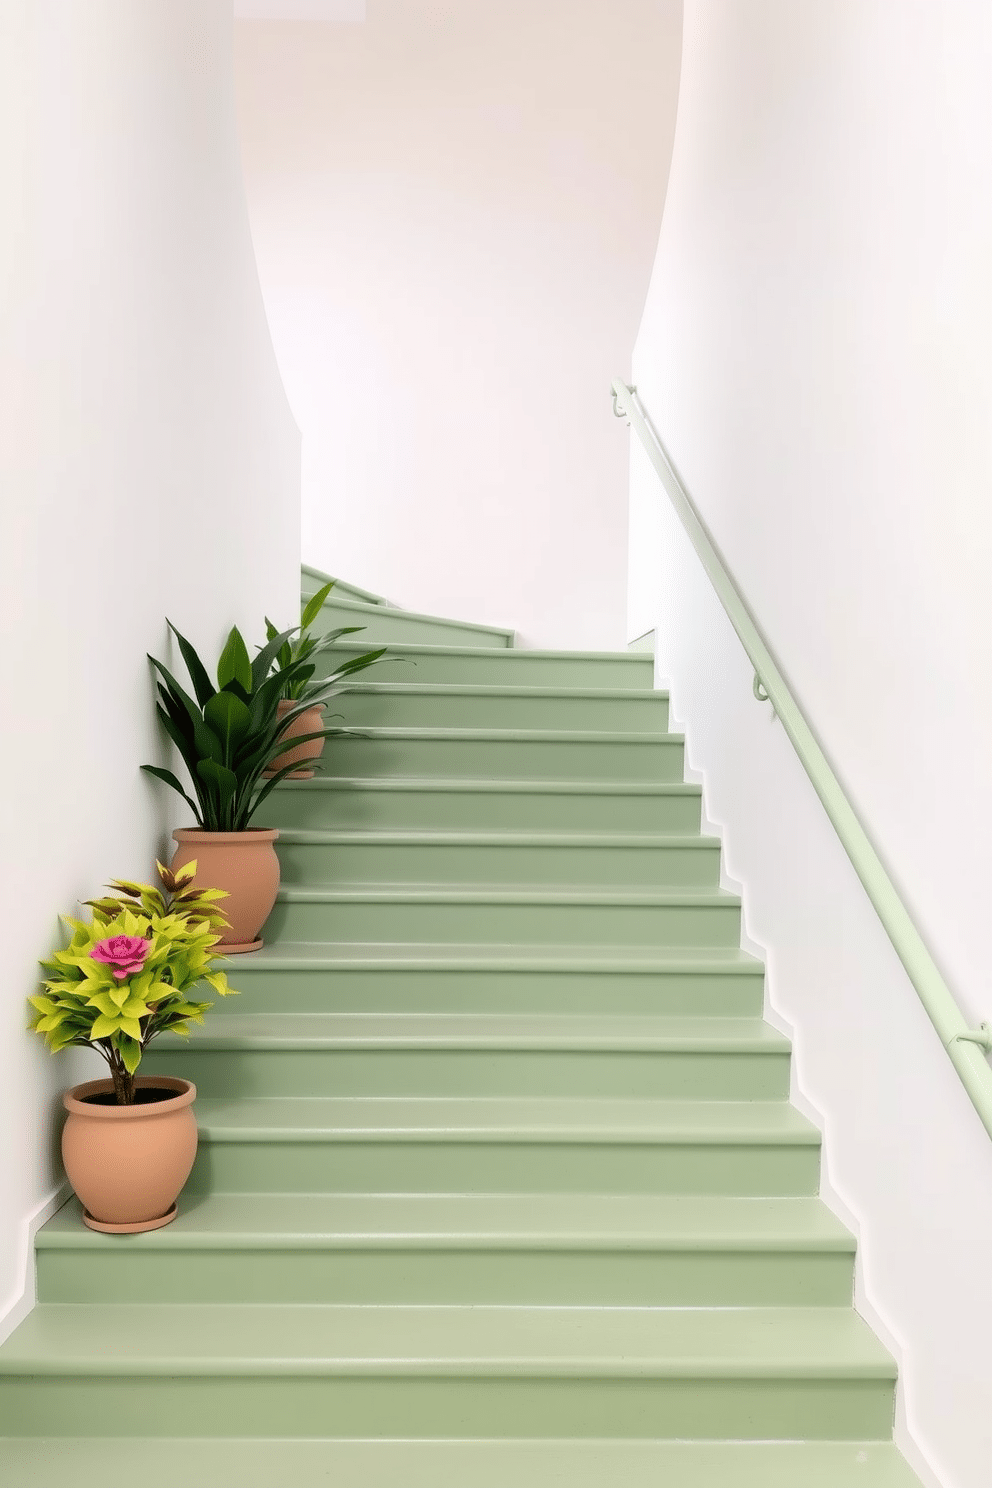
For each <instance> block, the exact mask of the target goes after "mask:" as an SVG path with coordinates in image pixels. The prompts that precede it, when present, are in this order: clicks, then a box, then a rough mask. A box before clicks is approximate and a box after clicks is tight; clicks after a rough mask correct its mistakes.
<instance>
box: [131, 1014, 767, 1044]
mask: <svg viewBox="0 0 992 1488" xmlns="http://www.w3.org/2000/svg"><path fill="white" fill-rule="evenodd" d="M191 1044H193V1045H198V1046H200V1047H202V1048H224V1049H237V1048H271V1049H307V1048H332V1049H384V1048H389V1049H484V1050H497V1049H520V1050H537V1049H582V1050H593V1051H598V1050H600V1049H602V1050H604V1051H606V1050H630V1051H633V1052H635V1053H640V1052H646V1051H662V1050H672V1051H674V1052H685V1053H690V1052H694V1051H700V1052H711V1053H722V1052H727V1053H732V1052H739V1051H740V1052H747V1053H770V1054H780V1053H782V1052H783V1051H787V1050H788V1049H789V1047H790V1045H789V1042H788V1040H787V1039H786V1038H784V1037H783V1036H782V1035H781V1034H780V1033H777V1032H776V1030H775V1029H773V1028H771V1027H770V1026H769V1025H768V1024H767V1023H765V1022H764V1020H763V1019H761V1018H756V1017H755V1018H727V1017H702V1018H693V1017H682V1016H668V1015H664V1014H616V1013H601V1014H593V1013H392V1012H389V1013H375V1012H369V1013H351V1012H349V1013H283V1012H280V1013H239V1012H228V1011H227V1009H226V1008H223V1009H221V1014H220V1016H218V1017H215V1018H214V1019H213V1020H212V1021H211V1022H210V1023H208V1024H205V1025H204V1026H203V1027H202V1028H194V1029H192V1030H191V1033H190V1036H189V1039H188V1040H187V1039H183V1038H180V1037H179V1036H178V1035H173V1036H171V1037H170V1036H168V1035H164V1036H163V1037H162V1038H161V1039H160V1040H159V1047H160V1048H172V1049H175V1048H189V1047H190V1045H191Z"/></svg>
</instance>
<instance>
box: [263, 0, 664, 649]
mask: <svg viewBox="0 0 992 1488" xmlns="http://www.w3.org/2000/svg"><path fill="white" fill-rule="evenodd" d="M680 18H681V3H680V0H620V3H615V4H613V5H609V6H606V5H603V4H601V3H600V0H540V3H538V4H534V3H533V0H451V3H446V4H437V3H428V0H372V3H370V4H369V6H368V20H367V22H366V24H365V25H364V26H339V27H338V26H330V25H328V26H320V25H306V24H298V25H291V24H285V25H280V24H260V23H259V24H256V23H247V22H246V23H243V24H239V25H238V26H237V27H236V49H235V57H236V77H237V88H238V99H239V111H240V119H241V128H242V137H243V144H244V153H245V170H246V179H247V184H248V199H249V206H250V211H251V218H252V230H253V233H254V237H255V244H256V248H257V251H258V258H259V271H260V276H261V281H262V288H263V292H264V295H265V300H266V305H267V308H268V312H269V318H270V321H271V324H272V330H273V337H274V341H275V345H276V350H277V353H278V356H279V361H280V366H281V367H282V371H283V375H284V377H285V380H286V386H287V390H288V393H289V396H290V400H291V403H292V405H293V409H294V411H295V413H296V417H297V420H298V422H299V424H300V427H301V429H302V430H303V493H304V494H303V548H304V553H305V554H306V556H307V558H308V561H310V562H312V563H315V564H317V565H318V566H319V567H322V568H325V569H328V570H329V571H330V572H332V573H335V574H340V575H341V576H342V577H344V578H346V579H351V580H353V581H354V582H357V583H359V584H363V585H365V586H366V587H369V588H371V589H373V590H378V591H380V592H382V593H385V594H387V595H388V596H389V597H390V598H391V599H393V600H395V601H397V602H399V603H403V604H406V605H408V606H410V607H413V608H420V609H428V610H434V611H440V612H441V613H443V614H444V613H447V614H452V615H455V616H458V617H461V618H464V619H471V620H480V621H488V622H490V623H497V624H503V625H510V626H514V627H516V628H517V629H518V630H519V631H520V632H521V634H522V637H523V639H524V640H525V641H527V642H529V643H532V644H533V643H537V644H541V643H544V644H564V645H569V644H573V645H617V644H621V645H622V643H623V625H624V603H625V584H626V574H625V566H626V502H625V499H624V497H623V494H622V493H623V491H624V489H625V487H626V482H627V457H626V451H625V449H624V448H623V444H622V441H618V440H617V439H616V436H615V428H614V425H613V420H612V417H611V415H610V409H609V402H608V399H607V397H606V394H607V391H608V388H609V381H610V378H611V376H612V375H613V372H614V369H615V368H617V367H621V368H625V367H626V366H627V365H628V362H629V357H630V351H631V347H632V345H633V341H634V336H635V333H636V329H637V323H638V320H639V317H640V314H641V311H642V308H643V304H644V296H645V293H646V290H647V282H648V276H649V273H650V267H651V259H652V256H653V253H654V248H655V244H656V242H657V237H658V229H659V225H660V221H661V210H662V203H663V201H664V191H665V176H666V173H667V169H668V161H669V156H670V149H671V133H672V129H673V126H674V115H675V102H676V93H677V82H678V52H679V28H680Z"/></svg>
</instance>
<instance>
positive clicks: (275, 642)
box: [141, 621, 381, 832]
mask: <svg viewBox="0 0 992 1488" xmlns="http://www.w3.org/2000/svg"><path fill="white" fill-rule="evenodd" d="M168 624H169V629H170V630H171V631H172V633H173V635H174V636H175V638H176V640H177V642H178V644H179V650H180V652H181V653H182V657H183V660H184V662H185V663H186V669H187V671H188V672H189V676H190V681H191V683H192V686H193V692H194V695H195V696H194V697H191V696H190V695H189V693H187V692H186V690H185V689H184V688H183V687H181V686H180V685H179V683H178V682H177V681H176V679H175V677H173V675H172V673H171V672H170V671H169V670H168V669H167V668H166V667H165V666H164V665H163V664H162V662H160V661H156V659H155V657H154V656H150V657H149V658H148V659H149V661H150V662H151V664H152V666H153V667H154V668H155V670H156V671H157V673H158V674H159V678H160V680H159V684H158V693H159V701H158V703H157V704H156V710H157V712H158V716H159V719H160V720H161V723H162V726H163V728H164V729H165V731H166V733H167V734H168V736H169V738H170V739H171V740H172V742H173V743H174V744H175V746H176V748H177V749H178V750H179V753H180V755H181V756H182V759H183V763H184V764H185V766H186V769H187V771H188V772H189V777H190V781H191V783H192V789H193V792H194V795H195V797H196V799H195V800H194V799H193V797H192V796H190V794H189V792H188V791H187V790H186V789H185V787H184V786H183V784H182V782H181V781H180V780H179V779H177V777H176V776H175V775H174V774H173V772H172V771H171V770H166V769H163V768H162V767H161V766H160V765H142V767H141V768H142V769H143V770H145V771H147V773H148V774H149V775H154V776H156V777H157V778H158V779H159V780H164V781H165V783H166V785H168V786H171V788H172V789H173V790H174V791H178V793H179V794H180V795H181V796H182V797H183V799H184V800H185V801H187V802H188V803H189V805H190V807H191V808H192V810H193V814H194V816H195V817H196V820H197V823H198V824H199V826H200V827H202V828H203V829H204V830H205V831H208V832H243V831H244V830H245V829H246V828H247V826H248V823H249V822H250V820H251V818H252V816H253V815H254V813H255V812H256V811H257V810H258V808H259V806H260V805H261V804H262V802H263V801H264V800H265V798H266V796H267V795H268V794H269V792H270V791H271V790H273V789H274V788H275V786H277V785H278V784H279V782H280V780H282V779H283V777H284V776H286V775H288V774H289V773H290V771H291V770H292V769H293V768H294V766H293V765H291V764H290V765H284V766H282V767H281V768H279V769H277V770H276V771H275V772H274V773H273V774H272V775H271V776H269V777H268V778H266V776H265V771H266V769H268V768H269V767H270V765H271V763H272V761H273V760H274V759H275V758H276V756H277V755H279V754H281V753H282V752H283V751H284V749H285V747H286V746H285V743H280V735H281V734H282V731H283V730H284V729H285V728H286V727H287V726H288V725H289V724H290V723H291V722H292V721H293V719H294V718H298V717H299V715H300V714H301V713H303V712H304V711H305V710H306V708H308V707H313V705H314V704H315V703H319V702H323V701H324V700H325V699H326V698H328V697H331V696H332V695H333V694H334V693H335V692H338V691H340V687H339V686H337V685H336V684H337V682H338V679H339V678H340V677H341V676H343V675H347V674H348V673H349V672H351V671H354V670H358V668H356V667H355V666H354V665H353V664H352V663H349V662H346V663H345V664H344V666H342V667H340V668H339V669H338V671H337V672H336V673H335V675H334V676H333V677H329V678H326V679H325V680H323V681H321V682H318V683H313V684H312V685H310V686H307V687H305V688H304V697H303V698H301V699H300V701H299V702H294V705H293V707H292V708H290V709H288V710H287V711H285V712H284V713H283V716H282V717H281V718H280V716H279V702H280V699H281V698H282V697H283V695H284V691H285V688H286V686H287V684H290V685H295V684H296V683H297V682H298V681H300V680H301V679H302V680H303V681H304V682H306V683H309V682H310V679H311V677H312V675H313V670H314V669H313V666H312V665H311V664H310V663H309V662H308V661H306V660H296V661H293V660H290V662H289V663H288V665H286V666H283V667H282V669H281V670H280V671H278V672H272V664H273V662H274V660H275V658H276V656H277V654H278V653H279V651H280V650H281V649H282V647H283V646H284V645H285V644H286V643H287V642H288V641H289V639H290V637H291V636H293V635H294V634H295V632H296V631H297V630H298V629H299V627H298V626H295V625H294V626H293V627H292V629H290V630H284V631H282V632H280V633H279V634H277V635H274V636H273V637H272V638H271V640H270V641H269V642H268V644H267V645H265V646H263V647H262V648H261V650H260V651H259V653H258V655H257V656H256V657H255V658H254V660H252V659H251V658H250V657H249V655H248V648H247V646H246V645H245V643H244V639H243V638H242V635H241V632H240V631H239V630H238V629H237V627H236V626H235V627H234V629H232V631H231V633H230V635H229V636H228V638H227V643H226V645H225V646H224V649H223V651H222V652H221V656H220V660H219V661H218V663H217V685H216V687H215V686H214V684H213V683H212V682H211V680H210V678H209V676H208V675H207V669H206V667H205V666H204V665H203V662H202V661H201V660H200V658H199V656H198V655H197V653H196V651H195V650H194V648H193V647H192V646H191V645H190V643H189V641H187V640H186V638H185V637H184V636H182V635H180V634H179V631H178V630H177V629H176V627H175V626H174V625H173V624H172V622H171V621H169V622H168ZM379 654H381V653H379ZM358 659H359V658H354V660H358ZM336 733H340V729H337V728H325V729H318V730H315V731H314V732H313V733H309V734H301V735H299V736H297V737H295V738H294V739H293V743H294V744H303V743H308V742H309V741H310V740H312V739H328V738H330V737H331V736H332V735H333V734H336Z"/></svg>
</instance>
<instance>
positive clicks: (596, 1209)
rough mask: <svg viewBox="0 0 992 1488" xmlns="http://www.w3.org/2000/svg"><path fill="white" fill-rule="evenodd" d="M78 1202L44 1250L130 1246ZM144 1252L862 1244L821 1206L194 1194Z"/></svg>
mask: <svg viewBox="0 0 992 1488" xmlns="http://www.w3.org/2000/svg"><path fill="white" fill-rule="evenodd" d="M81 1212H82V1210H81V1205H80V1204H79V1202H78V1200H76V1199H72V1200H70V1202H69V1203H68V1204H66V1205H65V1206H64V1207H63V1208H62V1209H60V1210H59V1212H58V1213H57V1214H56V1215H55V1216H54V1217H53V1218H52V1219H50V1220H49V1221H48V1223H47V1224H46V1225H45V1226H44V1227H43V1228H42V1229H41V1230H40V1231H39V1232H38V1237H37V1245H38V1248H39V1249H40V1250H100V1249H106V1248H107V1246H108V1245H109V1246H111V1247H117V1246H120V1244H121V1242H120V1241H119V1240H118V1239H116V1238H115V1237H109V1238H108V1237H107V1236H105V1235H101V1234H98V1233H96V1232H95V1231H93V1230H89V1229H87V1228H86V1226H85V1225H84V1224H83V1223H82V1219H81ZM124 1244H126V1245H127V1246H128V1247H131V1248H134V1247H137V1248H140V1249H142V1250H156V1251H157V1250H187V1249H206V1248H211V1249H218V1248H219V1249H225V1250H226V1249H248V1250H255V1249H258V1248H259V1247H262V1246H264V1247H267V1248H280V1249H294V1248H299V1247H301V1246H306V1247H308V1248H311V1249H312V1248H327V1249H337V1248H348V1247H354V1246H356V1245H361V1247H362V1248H363V1249H366V1248H369V1247H373V1246H374V1247H375V1248H377V1249H385V1248H403V1247H410V1246H415V1245H417V1244H419V1245H425V1244H429V1245H431V1246H433V1247H443V1248H446V1249H451V1250H461V1249H467V1248H488V1247H491V1246H493V1245H499V1246H500V1247H501V1248H519V1249H526V1248H541V1249H548V1250H576V1249H596V1248H599V1247H602V1246H604V1245H605V1246H620V1247H622V1248H623V1249H624V1250H625V1251H635V1250H679V1251H680V1250H684V1249H691V1250H701V1249H705V1250H708V1251H714V1250H715V1251H720V1252H727V1251H731V1252H736V1251H742V1250H743V1251H775V1252H781V1251H789V1250H795V1249H803V1250H812V1251H816V1252H823V1251H828V1252H831V1253H841V1254H846V1255H847V1254H853V1253H854V1249H855V1241H854V1237H853V1236H852V1235H851V1234H850V1232H849V1231H848V1230H846V1229H845V1228H844V1226H843V1225H842V1224H841V1222H840V1221H839V1220H838V1219H837V1218H836V1217H835V1216H834V1215H833V1214H831V1212H830V1211H829V1209H828V1208H827V1207H826V1205H825V1204H823V1203H822V1202H821V1201H820V1200H819V1199H809V1198H776V1199H755V1198H724V1197H722V1196H710V1195H704V1196H698V1195H687V1196H683V1195H671V1194H669V1195H655V1194H598V1193H578V1194H576V1193H563V1194H539V1193H537V1194H535V1193H525V1194H514V1193H499V1194H475V1193H471V1194H419V1193H414V1194H405V1193H400V1194H349V1193H334V1194H239V1193H211V1194H195V1193H193V1194H185V1195H183V1196H182V1197H181V1198H180V1200H179V1215H178V1217H177V1219H176V1220H175V1221H174V1222H173V1223H172V1224H171V1225H167V1226H166V1227H165V1228H164V1229H160V1230H149V1231H147V1232H146V1233H145V1234H143V1235H139V1236H134V1237H131V1236H129V1237H128V1239H127V1240H126V1241H125V1242H124Z"/></svg>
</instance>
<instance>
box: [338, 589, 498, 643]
mask: <svg viewBox="0 0 992 1488" xmlns="http://www.w3.org/2000/svg"><path fill="white" fill-rule="evenodd" d="M345 625H355V626H360V627H361V635H360V636H356V637H354V638H353V639H354V640H355V641H357V642H359V643H360V648H362V649H365V650H368V649H369V648H370V647H372V646H382V645H385V644H386V643H387V642H389V641H407V642H411V643H416V642H421V643H427V644H434V645H446V646H503V647H506V646H512V645H513V631H512V630H503V629H502V628H501V627H499V626H496V625H470V624H468V622H467V621H464V620H447V619H444V618H443V617H442V616H440V615H419V614H417V613H415V612H414V611H413V610H395V609H392V608H391V607H390V606H388V605H383V604H367V603H366V602H365V601H364V600H358V599H336V598H335V591H334V590H333V589H332V590H331V592H330V594H329V595H328V596H327V599H326V600H325V601H324V603H323V605H322V606H321V609H320V614H319V615H318V616H317V618H316V620H315V621H314V622H313V625H312V626H311V629H312V630H313V631H314V632H316V633H317V634H323V633H324V632H326V631H329V630H337V629H338V628H339V627H340V626H345Z"/></svg>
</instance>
